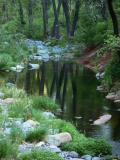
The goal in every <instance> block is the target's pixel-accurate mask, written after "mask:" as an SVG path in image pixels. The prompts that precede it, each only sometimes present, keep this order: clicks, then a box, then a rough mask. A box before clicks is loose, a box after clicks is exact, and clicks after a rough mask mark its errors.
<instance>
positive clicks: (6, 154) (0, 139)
mask: <svg viewBox="0 0 120 160" xmlns="http://www.w3.org/2000/svg"><path fill="white" fill-rule="evenodd" d="M16 157H17V146H16V145H15V144H12V142H11V141H10V140H9V139H8V138H7V137H4V136H2V135H0V159H5V158H6V159H14V158H16Z"/></svg>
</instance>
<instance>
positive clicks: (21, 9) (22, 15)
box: [18, 0, 25, 25]
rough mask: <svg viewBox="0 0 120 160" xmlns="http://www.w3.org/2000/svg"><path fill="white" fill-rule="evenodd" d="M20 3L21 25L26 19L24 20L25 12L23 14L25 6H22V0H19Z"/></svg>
mask: <svg viewBox="0 0 120 160" xmlns="http://www.w3.org/2000/svg"><path fill="white" fill-rule="evenodd" d="M18 4H19V16H20V23H21V25H24V24H25V21H24V14H23V7H22V3H21V0H18Z"/></svg>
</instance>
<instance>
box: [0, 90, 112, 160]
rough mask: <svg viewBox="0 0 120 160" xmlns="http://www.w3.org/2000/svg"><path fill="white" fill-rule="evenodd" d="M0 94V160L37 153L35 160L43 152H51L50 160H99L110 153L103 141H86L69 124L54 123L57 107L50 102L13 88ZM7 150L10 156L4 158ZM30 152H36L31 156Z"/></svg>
mask: <svg viewBox="0 0 120 160" xmlns="http://www.w3.org/2000/svg"><path fill="white" fill-rule="evenodd" d="M0 93H1V94H0V95H1V99H0V108H1V118H0V123H1V141H0V143H1V145H0V150H1V154H0V156H1V157H0V158H6V159H7V158H10V157H11V158H13V159H14V158H15V159H22V160H23V159H24V157H26V154H27V156H28V157H30V156H32V154H33V153H34V152H37V153H36V156H37V154H39V152H41V150H45V152H46V153H47V151H48V153H47V154H50V153H49V152H50V151H51V152H53V157H52V159H55V160H56V158H59V159H60V160H62V159H64V160H68V159H71V160H74V159H75V158H77V159H81V158H82V159H85V160H86V159H91V158H92V157H91V156H93V159H97V160H99V159H101V158H102V157H99V155H100V154H101V155H102V156H103V155H108V154H110V153H111V147H110V146H109V145H108V144H107V143H106V142H105V141H103V140H95V139H92V138H86V137H85V136H84V135H82V134H79V133H78V131H77V130H76V129H75V127H74V126H73V125H72V124H70V123H68V122H66V121H63V120H60V119H57V117H55V115H54V114H53V113H52V111H53V112H56V111H57V109H58V106H57V105H56V104H55V103H54V102H53V101H52V100H51V99H49V98H47V97H36V96H35V97H28V96H27V95H26V93H25V92H24V91H23V90H18V89H16V88H15V87H1V89H0ZM48 110H49V112H48ZM15 146H16V147H15ZM59 146H60V147H59ZM4 147H5V150H4ZM14 147H15V148H14ZM9 149H11V152H10V153H9V154H8V151H9ZM14 149H16V151H14ZM61 149H62V150H61ZM32 150H36V151H33V153H32ZM13 153H14V154H13ZM56 153H57V154H56ZM47 154H45V156H47ZM51 154H52V153H51ZM88 154H89V156H88ZM57 155H58V156H57ZM83 155H86V156H83ZM54 156H55V158H54ZM94 156H98V157H94ZM36 158H37V157H36ZM41 160H42V158H41ZM49 160H50V159H49Z"/></svg>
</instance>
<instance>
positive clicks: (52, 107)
mask: <svg viewBox="0 0 120 160" xmlns="http://www.w3.org/2000/svg"><path fill="white" fill-rule="evenodd" d="M31 99H32V100H33V107H34V108H37V109H41V110H48V111H52V112H54V111H56V110H57V108H58V105H57V104H56V103H55V102H54V101H53V100H51V99H50V98H49V97H45V96H32V97H31Z"/></svg>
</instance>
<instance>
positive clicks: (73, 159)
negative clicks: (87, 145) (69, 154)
mask: <svg viewBox="0 0 120 160" xmlns="http://www.w3.org/2000/svg"><path fill="white" fill-rule="evenodd" d="M71 160H84V159H82V158H72V159H71Z"/></svg>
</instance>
